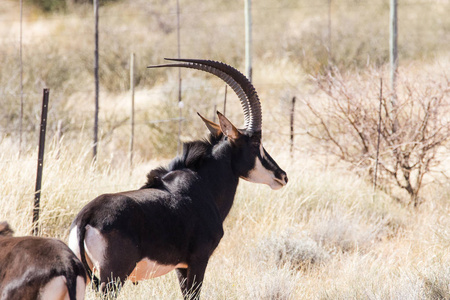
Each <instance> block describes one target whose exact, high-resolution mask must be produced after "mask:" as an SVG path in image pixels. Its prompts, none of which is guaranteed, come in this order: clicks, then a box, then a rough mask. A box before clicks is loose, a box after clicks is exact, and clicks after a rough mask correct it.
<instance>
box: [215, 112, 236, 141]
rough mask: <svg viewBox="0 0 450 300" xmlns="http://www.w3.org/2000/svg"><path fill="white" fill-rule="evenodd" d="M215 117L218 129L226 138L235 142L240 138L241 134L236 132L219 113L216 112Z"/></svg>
mask: <svg viewBox="0 0 450 300" xmlns="http://www.w3.org/2000/svg"><path fill="white" fill-rule="evenodd" d="M217 116H218V117H219V124H220V129H221V131H222V132H223V134H225V135H226V136H227V137H229V138H230V139H232V140H236V139H237V138H239V137H240V136H241V133H240V132H239V131H238V130H237V128H236V127H235V126H234V125H233V124H232V123H231V122H230V121H229V120H228V119H227V118H225V116H224V115H222V114H221V113H220V112H217Z"/></svg>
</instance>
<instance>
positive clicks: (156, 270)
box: [128, 258, 188, 282]
mask: <svg viewBox="0 0 450 300" xmlns="http://www.w3.org/2000/svg"><path fill="white" fill-rule="evenodd" d="M187 267H188V265H187V264H186V263H179V264H178V265H161V264H159V263H158V262H156V261H153V260H149V259H148V258H144V259H143V260H141V261H140V262H138V263H137V264H136V267H135V268H134V270H133V272H132V273H131V274H130V275H129V276H128V279H129V280H131V281H132V282H137V281H140V280H145V279H150V278H155V277H159V276H162V275H166V274H167V273H169V272H170V271H172V270H174V269H177V268H180V269H186V268H187Z"/></svg>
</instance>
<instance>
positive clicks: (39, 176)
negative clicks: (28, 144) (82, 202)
mask: <svg viewBox="0 0 450 300" xmlns="http://www.w3.org/2000/svg"><path fill="white" fill-rule="evenodd" d="M43 94H44V96H43V99H42V113H41V127H40V131H39V153H38V163H37V175H36V188H35V194H34V207H33V231H32V234H33V235H38V233H39V209H40V201H41V186H42V170H43V168H44V150H45V131H46V128H47V111H48V96H49V89H44V93H43Z"/></svg>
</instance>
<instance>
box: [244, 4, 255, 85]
mask: <svg viewBox="0 0 450 300" xmlns="http://www.w3.org/2000/svg"><path fill="white" fill-rule="evenodd" d="M244 9H245V72H246V75H247V77H248V80H250V82H251V81H252V71H253V67H252V0H245V8H244Z"/></svg>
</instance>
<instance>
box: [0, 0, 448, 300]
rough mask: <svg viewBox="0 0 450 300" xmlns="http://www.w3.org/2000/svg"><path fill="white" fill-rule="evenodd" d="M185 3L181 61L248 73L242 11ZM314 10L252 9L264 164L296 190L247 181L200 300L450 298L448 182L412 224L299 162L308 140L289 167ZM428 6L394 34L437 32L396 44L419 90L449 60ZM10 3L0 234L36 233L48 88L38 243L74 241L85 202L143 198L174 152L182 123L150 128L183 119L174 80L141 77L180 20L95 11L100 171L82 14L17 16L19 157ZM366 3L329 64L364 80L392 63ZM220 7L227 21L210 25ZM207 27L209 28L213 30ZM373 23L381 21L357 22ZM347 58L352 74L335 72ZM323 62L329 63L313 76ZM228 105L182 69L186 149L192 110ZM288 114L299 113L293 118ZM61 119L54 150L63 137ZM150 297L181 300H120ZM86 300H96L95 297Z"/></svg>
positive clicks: (159, 294) (171, 280)
mask: <svg viewBox="0 0 450 300" xmlns="http://www.w3.org/2000/svg"><path fill="white" fill-rule="evenodd" d="M181 2H182V7H183V9H182V10H183V15H182V24H185V25H184V26H185V27H183V28H182V56H186V57H205V58H212V59H219V60H223V61H226V62H227V63H229V64H232V65H234V66H236V67H238V68H239V69H243V59H242V53H243V46H242V45H243V43H242V42H243V40H244V35H243V20H242V19H241V17H242V11H241V8H242V7H241V6H242V1H238V0H235V1H217V4H216V3H214V4H213V3H212V2H207V3H203V4H202V6H201V9H202V13H198V12H196V10H197V9H198V2H197V1H193V0H192V1H181ZM313 2H314V3H316V2H315V1H303V2H298V3H297V2H294V1H285V2H279V1H266V2H264V3H262V2H261V3H260V2H258V3H256V2H255V3H254V4H255V5H254V7H255V8H254V9H255V10H254V11H255V18H254V23H255V25H256V27H255V29H256V30H255V35H254V37H255V60H254V62H255V69H254V84H255V86H256V88H257V90H258V92H259V94H260V97H261V100H262V106H263V112H264V134H263V135H264V137H263V138H264V141H265V147H266V149H267V150H268V152H270V153H271V154H272V155H273V157H274V158H275V159H276V160H277V161H278V162H279V164H280V166H282V167H283V168H285V169H286V171H287V173H288V175H289V184H288V186H287V187H285V188H284V189H282V190H280V191H271V190H270V189H269V188H268V187H266V186H260V185H255V184H250V183H247V182H241V184H240V186H239V188H238V192H237V196H236V201H235V204H234V207H233V209H232V211H231V213H230V215H229V216H228V218H227V220H226V221H225V224H224V227H225V236H224V238H223V240H222V242H221V244H220V245H219V247H218V248H217V250H216V251H215V253H214V255H213V256H212V258H211V260H210V264H209V266H208V268H207V272H206V278H205V282H204V289H203V291H202V295H203V298H204V299H450V286H449V282H450V272H449V270H450V252H449V250H448V249H449V247H450V229H449V228H450V205H449V202H448V199H449V197H450V185H449V184H448V182H447V181H448V180H442V181H441V182H440V183H439V184H438V183H436V182H432V183H430V184H429V185H428V186H427V187H425V192H426V193H427V200H428V201H427V203H426V204H424V205H422V206H421V207H420V208H419V209H418V210H413V209H412V208H410V207H406V206H403V205H401V204H399V203H397V202H396V201H395V200H393V199H391V198H389V197H388V196H386V195H385V194H383V193H381V192H377V193H375V194H374V193H373V190H372V187H371V185H370V184H367V182H365V181H364V180H361V179H360V178H358V177H357V176H355V175H354V174H352V173H350V172H349V171H348V170H346V169H345V167H342V165H338V166H336V167H333V168H330V167H329V164H328V163H327V162H328V158H327V157H325V156H322V155H321V151H319V146H320V145H317V144H315V145H314V148H315V151H314V153H312V152H310V151H307V150H308V149H309V148H310V147H309V145H311V143H312V142H311V140H308V139H306V138H305V137H304V136H301V135H296V144H295V146H296V152H295V156H294V157H295V159H291V158H290V156H289V153H288V152H287V150H286V149H287V148H288V147H287V146H286V145H287V143H288V141H289V108H290V100H291V99H292V96H294V95H296V96H297V97H299V98H300V97H304V96H307V95H309V94H310V92H311V89H312V88H311V86H309V85H308V84H307V81H306V80H305V78H307V75H306V74H305V72H304V70H306V69H308V70H318V69H320V67H318V66H323V65H325V63H326V54H327V53H326V49H325V48H324V46H325V45H326V17H325V16H326V14H325V15H324V12H323V11H322V10H320V9H322V8H324V9H325V8H326V3H328V1H321V2H320V3H318V5H319V8H320V9H314V6H313V4H314V3H313ZM431 2H433V8H432V9H430V10H424V9H418V6H416V5H409V6H406V5H405V7H406V8H405V10H404V11H403V13H405V15H404V16H409V17H405V18H404V19H403V21H402V22H404V23H402V24H403V25H402V27H401V28H402V30H407V29H408V28H417V26H419V25H418V24H420V22H416V19H415V18H413V16H414V15H415V14H416V13H417V12H423V14H420V18H421V20H425V21H426V22H428V23H427V24H429V25H430V27H429V28H431V31H432V32H433V35H431V34H426V35H420V36H418V35H407V34H405V35H404V37H403V38H404V39H405V40H403V41H400V43H401V44H402V45H403V48H402V49H403V50H402V51H404V52H403V54H401V55H403V56H402V57H401V59H406V58H407V59H411V60H414V59H417V58H418V57H419V58H425V59H427V60H428V62H426V61H420V62H417V61H416V62H414V63H411V64H410V65H407V66H403V69H402V72H405V73H410V74H411V75H410V76H412V77H413V78H414V74H421V73H422V72H423V71H424V70H425V71H426V72H428V73H432V72H434V71H436V70H445V69H446V70H448V66H449V62H448V52H444V54H442V49H443V48H442V47H441V44H442V43H444V42H445V41H448V30H445V29H446V28H448V20H449V19H448V18H444V17H443V16H446V12H447V11H448V9H447V8H448V5H449V4H448V1H441V2H439V3H437V2H435V1H430V3H431ZM7 3H8V5H7V6H3V4H2V6H1V8H0V16H1V18H2V19H1V20H2V21H4V22H6V23H7V24H8V25H10V26H2V27H0V32H1V33H2V37H3V38H2V40H0V62H1V64H2V66H3V69H2V72H1V73H0V105H1V106H2V111H1V113H0V130H1V131H0V183H1V185H0V207H1V209H0V220H7V221H8V222H10V224H11V227H12V228H13V229H14V230H15V231H16V234H17V235H25V234H28V233H29V232H30V231H31V211H32V202H33V192H34V180H35V172H36V156H37V153H36V152H37V151H36V141H37V126H38V119H39V112H40V100H41V95H40V91H41V89H42V88H43V87H44V86H48V87H50V88H51V104H50V113H49V125H48V126H49V133H48V135H47V141H48V146H47V151H46V156H45V164H44V179H43V180H44V181H43V188H42V200H41V201H42V203H41V204H42V211H41V235H43V236H53V237H58V238H61V239H62V240H64V241H67V236H68V227H69V226H70V223H71V221H72V220H73V218H74V216H75V215H76V214H77V212H78V211H79V210H80V209H81V207H82V206H83V205H84V204H85V203H87V202H88V201H90V200H91V199H93V198H94V197H96V196H98V195H99V194H102V193H106V192H116V191H123V190H128V189H136V188H138V187H140V186H141V185H142V184H143V183H144V181H145V174H146V173H147V172H148V171H149V170H150V169H151V168H153V167H155V166H157V165H161V164H165V163H166V162H167V161H166V160H165V159H166V158H168V157H171V156H173V155H174V153H175V147H176V140H175V135H176V132H177V124H170V125H169V124H164V125H160V124H159V125H158V124H156V125H155V124H153V125H148V124H147V125H145V124H143V123H145V122H148V121H151V120H155V119H160V118H173V117H177V116H178V110H177V108H176V96H177V80H178V79H177V72H176V70H170V71H167V70H155V71H154V72H153V71H152V72H150V71H148V70H146V69H145V66H146V65H147V64H152V63H159V62H161V61H162V57H165V56H169V57H170V56H175V55H176V47H175V45H176V32H175V25H176V23H175V19H174V18H173V16H174V14H173V13H174V8H173V7H172V6H170V5H169V4H168V2H164V1H163V2H161V1H144V0H139V1H123V2H117V3H115V4H109V5H105V6H103V7H102V8H101V15H102V14H103V18H102V19H101V35H100V36H101V45H104V46H103V48H102V50H101V51H102V52H101V61H102V71H101V73H102V78H101V87H102V89H101V106H100V107H101V115H100V124H101V143H100V147H99V149H100V155H99V160H98V162H97V163H95V164H93V163H92V161H91V149H90V144H89V143H90V141H91V131H92V129H91V128H92V121H91V120H92V118H91V117H90V116H92V115H93V110H92V106H93V105H92V104H91V102H92V99H93V87H94V85H93V79H92V70H91V67H92V53H93V49H92V46H91V45H92V39H93V32H92V26H91V25H90V23H89V22H90V21H91V18H92V17H91V14H92V11H91V9H90V7H77V8H70V9H71V10H70V11H69V12H68V13H67V14H66V15H58V14H55V15H49V16H46V17H44V16H43V15H42V14H41V13H37V12H36V11H33V10H31V9H29V8H26V9H25V12H26V14H25V20H26V23H25V24H26V25H25V33H26V34H25V36H24V41H25V45H26V47H25V49H24V57H25V62H26V64H25V73H24V74H25V77H24V78H25V90H26V95H25V123H24V124H25V127H24V128H25V130H26V132H27V134H26V135H25V140H24V146H23V149H22V153H21V155H20V156H19V155H18V152H19V147H18V135H17V125H18V109H19V102H18V99H19V98H18V81H17V80H18V78H19V73H18V60H17V57H18V56H17V55H18V54H17V49H18V48H17V43H16V42H15V39H16V37H17V35H16V33H17V29H18V20H17V19H16V18H12V17H11V15H14V14H13V13H12V12H15V9H17V3H16V2H14V1H11V2H9V1H7ZM280 3H282V4H280ZM358 3H359V2H358ZM361 3H362V2H361ZM364 3H365V4H368V2H367V3H366V2H364ZM322 4H323V5H325V6H323V5H322ZM280 5H282V6H280ZM371 5H373V8H374V9H372V10H364V16H365V17H364V18H362V17H361V18H359V17H358V16H359V13H361V9H358V7H359V6H355V8H354V9H351V10H345V9H337V8H335V10H333V12H334V13H335V16H336V19H335V21H333V24H334V26H336V27H334V28H336V35H335V39H339V41H340V43H339V44H338V43H337V42H336V41H335V43H334V45H335V46H334V49H335V50H334V53H335V58H336V59H340V60H341V61H342V65H344V66H350V68H351V67H352V66H353V67H354V66H359V67H363V66H364V63H363V61H366V58H367V55H368V54H369V55H373V57H372V56H371V58H370V60H371V61H376V62H378V63H380V64H382V63H383V62H385V61H386V49H385V47H386V45H384V44H382V43H381V42H380V40H384V38H383V36H384V35H385V34H386V33H385V31H384V29H383V30H381V29H379V30H381V31H383V32H384V33H383V34H381V33H379V32H378V31H377V30H378V29H375V28H384V27H382V25H381V23H383V22H384V21H383V17H384V16H386V12H387V8H386V7H385V3H384V2H383V3H382V1H377V2H373V4H371ZM422 5H425V4H422ZM284 6H286V7H288V8H289V9H285V8H284ZM362 6H363V7H365V6H364V5H362ZM273 7H278V9H273ZM371 7H372V6H371ZM218 8H221V10H223V11H224V12H223V13H218V12H217V11H219V10H218ZM414 8H415V10H414ZM419 8H423V6H419ZM371 13H376V16H377V17H371ZM236 16H239V17H236ZM347 16H348V18H346V17H347ZM8 18H9V19H8ZM11 18H12V19H11ZM211 19H214V20H215V22H216V23H214V24H213V25H214V26H212V24H211V22H210V20H211ZM367 19H371V20H374V21H373V22H366V21H364V20H367ZM375 24H378V25H375ZM409 25H411V26H409ZM412 25H414V26H412ZM369 27H370V28H369ZM257 28H259V29H257ZM386 28H387V26H386ZM369 29H370V30H369ZM443 29H444V30H443ZM386 30H387V29H386ZM408 30H409V29H408ZM280 32H281V33H280ZM434 32H435V33H436V34H434ZM73 33H76V34H73ZM352 34H353V35H354V36H353V37H352ZM193 37H195V38H193ZM350 37H352V38H350ZM433 37H435V38H433ZM414 38H415V39H414ZM428 39H429V40H428ZM44 41H46V43H44ZM386 44H387V43H386ZM350 50H351V51H350ZM369 50H370V51H369ZM131 51H133V52H136V54H137V59H138V64H137V65H138V66H139V67H138V70H137V78H138V86H137V94H136V109H137V111H138V113H137V115H136V119H137V122H139V123H142V124H140V125H139V126H138V127H137V129H136V130H137V134H136V135H137V137H138V138H137V139H136V156H135V168H134V169H133V170H132V171H131V172H130V169H129V168H128V163H127V149H128V131H129V128H128V127H127V126H125V125H120V124H122V123H123V122H125V123H126V122H127V121H128V119H127V118H128V115H129V114H128V107H129V104H128V101H129V100H128V99H129V95H128V92H127V89H128V84H127V76H128V75H127V74H128V58H129V55H130V52H131ZM349 51H350V52H349ZM302 53H304V55H303V54H302ZM346 56H348V58H349V60H348V61H345V60H343V59H344V58H345V57H346ZM363 57H364V58H363ZM433 57H434V58H433ZM433 59H434V60H433ZM323 60H325V62H324V61H323ZM429 60H433V61H432V62H429ZM321 61H322V63H323V64H318V63H319V62H321ZM353 62H355V63H354V64H353ZM401 62H403V61H402V60H401ZM437 65H439V66H437ZM417 84H421V83H420V82H417ZM223 93H224V85H223V84H222V83H221V82H220V81H218V80H215V79H211V77H209V76H205V75H204V74H201V73H198V72H197V73H196V72H193V71H183V101H184V102H185V110H184V111H183V113H184V116H185V118H186V120H185V122H184V130H183V133H182V138H183V139H184V140H189V139H192V138H199V137H203V136H204V134H205V132H206V130H205V129H204V128H203V124H202V122H201V121H200V120H199V119H198V118H197V117H196V116H195V112H196V111H199V112H201V113H202V114H204V115H205V116H207V117H209V118H212V115H213V105H214V104H217V107H218V109H219V110H222V108H221V107H222V99H223ZM230 94H231V93H230V89H228V95H229V100H228V106H227V116H229V117H230V119H231V120H232V121H234V122H236V123H237V125H240V124H239V122H238V121H239V120H242V119H243V118H242V113H241V112H240V108H239V105H238V104H237V103H238V102H237V100H236V99H235V98H234V97H232V96H231V95H230ZM318 101H320V99H318ZM297 108H298V110H299V111H303V107H302V106H301V105H298V106H297ZM300 115H301V114H300V113H299V114H298V115H297V116H300ZM59 120H61V122H62V134H63V135H62V140H61V141H58V140H57V135H56V133H57V132H56V131H57V122H58V121H59ZM297 125H298V123H297ZM297 128H298V126H296V130H297ZM307 146H308V147H307ZM446 151H447V150H446ZM444 154H445V153H444ZM446 165H448V161H447V162H444V164H443V166H446ZM148 298H154V299H181V292H180V290H179V287H178V283H177V279H176V276H175V274H174V273H169V274H168V275H166V276H163V277H161V278H156V279H153V280H148V281H145V282H142V283H140V284H139V285H137V286H134V285H132V284H130V283H126V284H125V286H124V287H123V290H122V292H121V294H120V295H119V299H136V300H139V299H148ZM87 299H88V300H91V299H99V297H97V296H96V295H95V294H94V292H93V291H92V290H91V289H88V290H87Z"/></svg>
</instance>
